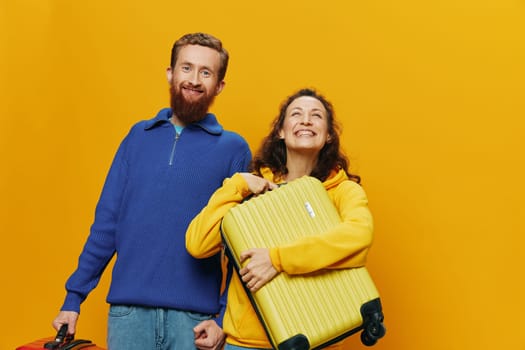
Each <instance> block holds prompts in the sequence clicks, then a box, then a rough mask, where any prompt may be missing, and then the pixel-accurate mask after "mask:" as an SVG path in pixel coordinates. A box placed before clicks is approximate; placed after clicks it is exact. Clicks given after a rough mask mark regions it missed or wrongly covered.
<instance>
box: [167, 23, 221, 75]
mask: <svg viewBox="0 0 525 350" xmlns="http://www.w3.org/2000/svg"><path fill="white" fill-rule="evenodd" d="M186 45H200V46H206V47H209V48H210V49H214V50H215V51H217V52H218V53H219V54H220V57H221V62H220V67H219V72H218V79H219V81H222V80H223V79H224V76H225V75H226V70H227V69H228V60H229V58H230V56H229V54H228V51H226V49H225V48H224V47H223V46H222V42H221V41H220V40H219V39H217V38H216V37H214V36H213V35H211V34H207V33H189V34H186V35H183V36H182V37H181V38H180V39H178V40H177V41H176V42H175V43H174V44H173V47H172V48H171V59H170V67H171V68H174V67H175V63H176V62H177V58H178V57H179V52H180V50H181V49H182V48H183V47H184V46H186Z"/></svg>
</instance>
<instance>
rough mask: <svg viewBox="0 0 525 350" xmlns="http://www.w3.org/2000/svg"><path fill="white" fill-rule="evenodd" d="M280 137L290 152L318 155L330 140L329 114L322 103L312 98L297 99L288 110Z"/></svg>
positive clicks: (302, 97)
mask: <svg viewBox="0 0 525 350" xmlns="http://www.w3.org/2000/svg"><path fill="white" fill-rule="evenodd" d="M279 136H280V138H281V139H284V142H285V144H286V148H287V149H288V151H294V152H312V153H314V154H315V155H317V154H318V153H319V151H320V150H321V149H322V148H323V146H324V145H325V144H326V142H327V141H328V140H329V137H328V121H327V112H326V109H325V107H324V106H323V104H322V103H321V101H319V100H318V99H316V98H315V97H311V96H301V97H298V98H296V99H295V100H294V101H293V102H292V103H290V105H289V106H288V108H287V109H286V116H285V118H284V122H283V127H282V129H281V130H280V131H279Z"/></svg>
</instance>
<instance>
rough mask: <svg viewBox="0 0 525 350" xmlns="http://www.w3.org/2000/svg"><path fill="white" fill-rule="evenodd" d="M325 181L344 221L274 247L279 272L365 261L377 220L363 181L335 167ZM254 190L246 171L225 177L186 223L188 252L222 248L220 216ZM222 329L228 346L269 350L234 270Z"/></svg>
mask: <svg viewBox="0 0 525 350" xmlns="http://www.w3.org/2000/svg"><path fill="white" fill-rule="evenodd" d="M261 170H262V171H261V173H262V175H263V177H264V178H265V179H267V180H269V181H272V182H275V183H281V182H282V180H281V179H278V178H275V177H274V175H273V173H272V172H271V171H270V169H268V168H263V169H261ZM323 185H324V187H325V188H326V190H327V191H328V195H329V196H330V199H331V200H332V202H333V203H334V205H335V206H336V208H337V210H338V212H339V214H340V216H341V218H342V222H341V224H339V225H337V226H336V227H334V228H333V229H331V230H330V231H328V232H324V233H322V234H319V235H313V236H308V237H305V238H302V239H299V240H297V241H295V242H293V243H290V244H287V245H285V246H280V247H273V248H271V249H270V257H271V260H272V264H273V266H274V267H275V268H276V269H277V270H278V271H279V272H286V273H287V274H290V275H295V274H306V273H310V272H313V271H318V270H322V269H343V268H350V267H358V266H363V265H364V264H365V262H366V256H367V253H368V248H369V247H370V245H371V244H372V235H373V220H372V215H371V213H370V211H369V209H368V199H367V197H366V194H365V192H364V190H363V189H362V187H361V186H360V185H359V184H357V183H355V182H353V181H351V180H349V179H348V177H347V175H346V173H345V172H344V171H343V170H339V171H333V172H332V173H331V174H330V177H329V178H328V179H327V180H326V181H325V182H323ZM250 194H251V192H250V190H249V189H248V184H247V183H246V181H245V180H244V178H243V177H242V175H240V174H235V175H233V176H232V177H231V178H228V179H226V180H225V181H224V183H223V186H222V187H221V188H219V189H218V190H217V191H216V192H215V193H214V194H213V195H212V197H211V198H210V200H209V202H208V205H207V206H206V207H205V208H203V209H202V211H201V212H200V214H199V215H197V216H196V217H195V218H194V219H193V221H192V222H191V224H190V226H189V227H188V230H187V232H186V249H187V250H188V252H189V253H190V254H191V255H192V256H194V257H196V258H206V257H209V256H212V255H214V254H216V253H218V252H219V251H221V249H222V248H223V245H222V240H221V234H220V225H221V220H222V218H223V217H224V215H225V214H226V212H227V211H228V210H229V209H230V208H232V207H233V206H235V205H237V204H239V203H240V202H242V200H243V199H244V198H245V197H247V196H248V195H250ZM254 248H255V247H254ZM263 288H264V286H263ZM223 328H224V332H225V333H226V335H227V338H226V341H227V342H228V343H230V344H233V345H238V346H245V347H252V348H271V344H270V342H269V340H268V337H267V336H266V333H265V331H264V328H263V326H262V325H261V323H260V321H259V319H258V318H257V314H256V312H255V310H254V309H253V307H252V305H251V303H250V300H249V298H248V296H247V295H246V292H245V290H244V288H243V286H242V281H241V280H240V279H239V277H238V275H237V274H235V273H234V274H232V278H231V281H230V285H229V289H228V302H227V306H226V314H225V315H224V324H223ZM340 347H341V344H335V345H333V346H332V347H330V348H331V349H334V348H340Z"/></svg>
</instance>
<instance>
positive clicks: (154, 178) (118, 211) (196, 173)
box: [53, 33, 251, 350]
mask: <svg viewBox="0 0 525 350" xmlns="http://www.w3.org/2000/svg"><path fill="white" fill-rule="evenodd" d="M228 58H229V57H228V53H227V51H226V50H225V49H224V48H223V47H222V43H221V42H220V41H219V40H218V39H217V38H215V37H213V36H211V35H208V34H203V33H195V34H187V35H184V36H183V37H181V38H180V39H179V40H177V41H176V42H175V44H174V45H173V48H172V52H171V64H170V67H169V68H168V69H167V78H168V82H169V84H170V94H171V108H166V109H162V110H161V111H160V112H159V113H158V114H157V116H156V117H155V118H153V119H150V120H146V121H141V122H139V123H137V124H135V125H134V126H133V127H132V128H131V130H130V132H129V134H128V135H127V136H126V137H125V139H124V140H123V142H122V144H121V145H120V147H119V149H118V151H117V154H116V156H115V159H114V160H113V163H112V165H111V169H110V171H109V173H108V176H107V178H106V182H105V184H104V188H103V190H102V194H101V197H100V199H99V202H98V204H97V209H96V213H95V220H94V223H93V225H92V227H91V232H90V235H89V237H88V239H87V242H86V244H85V246H84V249H83V251H82V253H81V255H80V258H79V262H78V267H77V269H76V271H75V272H74V273H73V274H72V275H71V277H70V278H69V279H68V281H67V283H66V290H67V295H66V298H65V301H64V304H63V306H62V308H61V311H60V313H59V314H58V316H57V317H56V318H55V320H54V321H53V327H54V328H55V329H59V328H60V326H61V325H62V324H65V323H67V324H68V332H69V333H71V334H73V333H74V332H75V327H76V323H77V319H78V316H79V313H80V304H81V303H82V302H83V301H84V299H85V298H86V297H87V295H88V294H89V292H90V291H91V290H92V289H93V288H95V286H96V285H97V283H98V281H99V279H100V276H101V275H102V273H103V271H104V269H105V267H106V265H107V264H108V262H109V261H110V259H111V258H112V256H113V255H116V260H115V265H114V268H113V275H112V281H111V286H110V290H109V293H108V296H107V301H108V303H109V304H110V311H109V317H108V346H109V348H110V349H111V350H134V349H137V350H148V349H170V350H188V349H194V348H199V349H215V348H218V347H220V346H221V344H222V342H223V340H224V334H223V332H222V330H221V328H220V327H219V326H220V324H221V322H222V318H221V317H220V316H218V317H217V318H215V319H214V317H216V316H217V314H219V313H220V309H221V301H220V298H219V296H220V286H221V278H222V274H221V266H220V256H218V255H213V256H210V257H209V258H207V259H204V260H198V259H194V258H193V257H191V256H190V255H189V254H188V253H187V251H186V248H185V241H184V239H185V232H186V228H187V226H188V224H189V223H190V221H191V220H192V218H193V217H194V216H195V215H196V214H198V213H199V211H200V210H201V209H202V207H204V206H205V205H206V203H207V201H208V199H209V197H210V196H211V194H212V193H213V192H214V191H215V190H216V189H217V188H218V187H220V186H221V185H222V181H223V180H224V179H225V178H227V177H230V176H232V175H233V174H234V173H236V172H240V171H246V169H247V167H248V164H249V162H250V160H251V153H250V149H249V147H248V144H247V143H246V141H245V140H244V139H243V138H242V137H241V136H239V135H238V134H236V133H233V132H229V131H225V130H223V128H222V126H221V125H219V124H218V122H217V120H216V118H215V116H214V115H213V114H211V113H208V109H209V107H210V106H211V104H212V103H213V100H214V98H215V96H216V95H218V94H219V93H220V92H221V91H222V89H223V88H224V84H225V83H224V76H225V74H226V69H227V65H228ZM223 304H224V303H223ZM222 306H224V305H222Z"/></svg>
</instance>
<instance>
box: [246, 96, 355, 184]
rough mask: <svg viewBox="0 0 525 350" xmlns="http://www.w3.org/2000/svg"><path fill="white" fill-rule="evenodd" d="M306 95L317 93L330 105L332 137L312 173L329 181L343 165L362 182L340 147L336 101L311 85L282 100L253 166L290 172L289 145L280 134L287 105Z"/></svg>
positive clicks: (279, 173)
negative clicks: (351, 168)
mask: <svg viewBox="0 0 525 350" xmlns="http://www.w3.org/2000/svg"><path fill="white" fill-rule="evenodd" d="M302 96H309V97H313V98H315V99H317V100H319V101H320V102H321V103H322V104H323V106H324V108H325V109H326V115H327V124H328V125H327V126H328V135H329V140H330V142H327V143H326V144H325V145H324V146H323V148H322V149H321V151H320V152H319V156H318V159H317V163H316V165H315V168H314V169H313V170H312V173H311V174H310V176H313V177H315V178H317V179H319V180H321V181H325V180H326V179H327V178H328V176H329V175H330V173H331V172H332V171H333V170H339V169H343V170H344V171H345V172H346V174H347V175H348V177H349V178H350V179H351V180H352V181H355V182H357V183H361V177H360V176H358V175H355V174H351V173H350V172H349V171H348V167H349V165H350V162H349V160H348V158H347V157H346V156H345V155H344V154H343V152H342V151H341V150H340V141H339V134H340V130H341V127H340V125H339V124H338V123H337V121H336V120H335V113H334V108H333V106H332V104H331V103H330V102H329V101H328V100H327V99H326V98H325V97H324V96H323V95H321V94H319V93H318V92H317V91H316V90H314V89H309V88H304V89H300V90H299V91H297V92H296V93H294V94H293V95H291V96H289V97H288V98H287V99H286V100H285V101H284V102H283V103H282V104H281V108H280V111H279V115H278V116H277V117H276V118H275V119H274V121H273V122H272V130H271V132H270V134H269V135H268V136H266V137H265V138H264V139H263V140H262V143H261V147H260V148H259V150H258V151H257V153H256V154H255V156H254V158H253V160H252V163H251V165H250V170H251V171H252V172H254V173H256V174H258V175H261V174H260V169H261V168H262V167H268V168H270V169H271V170H272V172H273V173H274V174H275V175H277V176H284V175H286V174H288V168H287V167H286V145H285V143H284V140H282V139H281V138H280V137H279V131H280V130H281V129H282V127H283V123H284V118H285V117H286V109H287V108H288V106H289V105H290V104H291V103H292V102H293V101H294V100H295V99H297V98H299V97H302Z"/></svg>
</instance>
